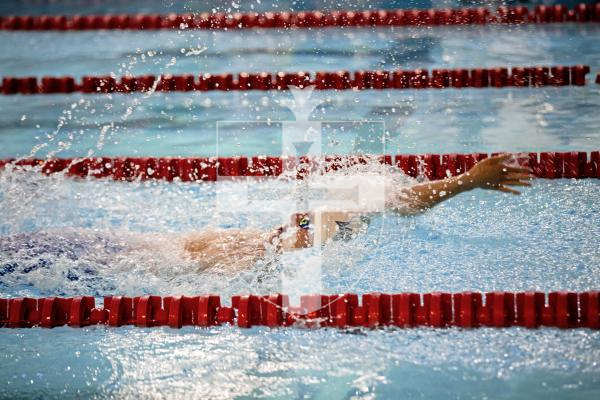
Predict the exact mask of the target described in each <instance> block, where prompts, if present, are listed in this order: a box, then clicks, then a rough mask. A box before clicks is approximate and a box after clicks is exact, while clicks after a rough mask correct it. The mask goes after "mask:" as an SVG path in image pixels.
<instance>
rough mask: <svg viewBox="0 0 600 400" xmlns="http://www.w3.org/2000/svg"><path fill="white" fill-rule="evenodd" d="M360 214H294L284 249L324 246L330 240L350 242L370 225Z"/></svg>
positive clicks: (285, 238)
mask: <svg viewBox="0 0 600 400" xmlns="http://www.w3.org/2000/svg"><path fill="white" fill-rule="evenodd" d="M363 218H364V217H362V216H361V215H360V214H357V213H347V212H339V211H335V212H332V211H323V212H320V213H316V214H315V213H312V212H308V213H296V214H292V216H291V219H290V224H289V228H288V229H287V230H286V232H285V233H284V234H283V237H282V239H283V240H282V242H283V243H282V245H283V249H284V250H286V249H288V250H291V249H299V248H307V247H312V246H314V245H315V240H316V241H317V242H318V244H319V245H323V244H325V243H327V242H328V241H330V240H350V239H353V238H355V237H356V236H357V235H358V234H359V233H361V232H364V231H365V230H366V227H367V225H368V223H367V222H366V221H365V220H364V219H363Z"/></svg>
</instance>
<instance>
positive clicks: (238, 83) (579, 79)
mask: <svg viewBox="0 0 600 400" xmlns="http://www.w3.org/2000/svg"><path fill="white" fill-rule="evenodd" d="M589 72H590V67H589V66H587V65H573V66H565V65H557V66H531V67H512V68H509V67H496V68H473V69H465V68H459V69H433V70H431V71H428V70H426V69H416V70H396V71H354V72H352V73H351V72H349V71H335V72H334V71H319V72H313V73H310V72H277V73H271V72H259V73H247V72H241V73H239V74H232V73H225V74H217V75H213V74H210V73H205V74H201V75H199V76H196V75H192V74H184V75H160V76H156V75H142V76H122V77H120V78H119V79H118V80H117V78H115V77H112V76H84V77H82V78H81V80H80V81H79V82H78V81H77V80H76V79H75V78H74V77H71V76H63V77H52V76H45V77H42V78H38V77H35V76H28V77H11V76H5V77H3V78H2V87H1V88H0V93H2V94H5V95H13V94H56V93H63V94H66V93H74V92H81V93H133V92H150V91H152V92H156V91H158V92H189V91H209V90H222V91H233V90H287V89H288V86H289V85H293V86H298V87H300V88H303V87H306V86H309V85H315V86H316V89H319V90H328V89H329V90H331V89H335V90H349V89H351V90H363V89H429V88H434V89H446V88H457V89H460V88H487V87H494V88H504V87H545V86H584V85H585V84H586V75H587V74H588V73H589Z"/></svg>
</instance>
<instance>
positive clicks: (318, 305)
mask: <svg viewBox="0 0 600 400" xmlns="http://www.w3.org/2000/svg"><path fill="white" fill-rule="evenodd" d="M599 295H600V292H598V291H587V292H579V293H578V292H564V291H561V292H550V293H548V294H545V293H542V292H517V293H513V292H487V293H477V292H462V293H453V294H452V293H439V292H436V293H425V294H419V293H399V294H385V293H369V294H363V295H362V296H359V295H356V294H342V295H337V294H335V295H319V294H313V295H305V296H301V299H300V306H299V307H291V306H290V305H289V299H288V296H286V295H282V294H274V295H267V296H256V295H244V296H233V297H232V298H231V303H230V304H231V306H225V305H223V304H221V298H220V297H219V296H217V295H204V296H190V297H188V296H167V297H160V296H140V297H126V296H105V297H104V301H103V307H97V306H96V304H95V298H94V297H91V296H82V297H74V298H63V297H46V298H39V299H36V298H13V299H0V327H10V328H30V327H34V326H41V327H45V328H53V327H57V326H63V325H68V326H71V327H85V326H90V325H97V324H104V325H109V326H115V327H116V326H123V325H132V326H139V327H155V326H169V327H172V328H181V327H182V326H189V325H193V326H202V327H208V326H217V325H223V324H231V325H237V326H238V327H240V328H250V327H252V326H268V327H290V326H303V327H314V328H318V327H332V328H336V327H337V328H346V327H370V328H376V327H388V326H389V327H399V328H411V327H434V328H444V327H460V328H477V327H497V328H505V327H512V326H520V327H524V328H531V329H533V328H538V327H541V326H544V327H557V328H562V329H572V328H591V329H600V296H599Z"/></svg>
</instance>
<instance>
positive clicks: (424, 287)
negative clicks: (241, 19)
mask: <svg viewBox="0 0 600 400" xmlns="http://www.w3.org/2000/svg"><path fill="white" fill-rule="evenodd" d="M73 2H74V3H76V4H78V7H80V8H78V10H80V12H84V11H86V12H87V11H89V12H91V11H94V10H100V9H101V8H100V7H101V6H98V5H96V4H91V3H90V4H91V5H90V4H87V3H86V4H87V5H82V4H81V2H77V0H73ZM12 3H14V2H3V4H2V7H3V8H0V11H2V13H4V14H6V13H9V12H14V11H12V9H11V7H16V6H14V4H12ZM108 3H109V4H110V5H109V6H107V7H112V8H110V9H109V10H110V11H112V10H113V9H114V10H121V11H123V12H127V11H129V10H131V9H138V8H136V7H140V2H134V1H125V2H123V1H121V2H108ZM143 3H144V4H143V5H141V7H146V8H145V9H147V10H149V11H161V10H165V9H170V8H169V7H170V6H169V5H168V4H166V2H165V3H163V2H143ZM263 3H264V2H263ZM11 4H12V5H11ZM191 4H192V3H186V5H185V6H184V7H191ZM440 4H441V3H437V2H434V4H433V5H434V6H439V5H440ZM225 5H226V6H229V4H225ZM384 5H388V6H393V5H396V4H392V3H388V4H384ZM431 5H432V4H431V3H429V2H424V3H414V4H412V3H411V4H408V5H406V4H404V3H403V4H400V6H422V7H429V6H431ZM247 6H248V5H247V4H246V5H243V7H247ZM267 6H270V4H269V5H265V4H260V5H259V4H258V2H257V3H256V7H257V8H258V7H267ZM350 6H353V7H354V6H356V7H358V8H361V7H360V6H361V3H356V4H352V5H348V7H350ZM52 7H63V6H50V5H48V4H46V3H45V2H42V3H41V4H40V3H39V2H35V3H34V5H33V6H31V7H29V8H28V10H27V11H28V13H43V12H48V10H51V11H52V10H55V11H56V10H58V11H56V12H63V11H64V9H61V8H52ZM64 7H65V9H72V6H71V7H67V6H64ZM85 7H88V8H85ZM174 7H182V6H181V5H176V6H174ZM194 7H195V6H194ZM281 7H283V6H281ZM298 7H301V8H318V5H315V4H313V3H301V4H299V5H298ZM344 8H346V7H344ZM101 10H105V9H101ZM599 39H600V26H597V25H592V24H590V25H585V26H583V25H570V24H564V25H560V26H532V27H529V26H527V27H516V28H514V27H513V28H511V27H476V28H473V27H462V28H457V27H454V28H432V29H394V30H380V29H376V30H346V31H340V30H336V29H333V30H321V31H314V32H308V31H296V32H293V33H290V32H283V31H282V32H280V31H275V30H273V31H258V32H219V33H214V34H213V33H210V32H192V33H189V32H185V33H177V32H153V33H148V32H93V33H90V32H79V33H69V34H60V33H25V32H20V33H16V32H0V66H1V68H0V71H1V72H2V75H18V76H22V75H37V76H42V75H45V74H48V75H63V74H71V75H74V76H76V77H80V76H82V75H85V74H107V73H111V72H113V73H115V74H116V75H122V74H125V73H126V72H131V73H134V74H142V73H155V74H159V73H167V72H168V73H200V72H223V71H232V72H239V71H244V70H248V71H260V70H268V71H276V70H291V71H293V70H311V71H312V70H318V69H326V70H335V69H348V70H355V69H361V68H362V69H378V68H385V69H394V68H417V67H423V68H436V67H476V66H496V65H515V66H516V65H538V64H548V65H554V64H567V65H570V64H578V63H584V64H588V65H590V66H591V67H592V72H593V73H594V74H595V73H596V72H597V66H598V65H600V63H599V61H600V60H599V57H600V56H599V55H600V44H599V43H600V40H599ZM181 49H184V51H183V52H182V51H181ZM187 53H190V54H189V55H186V54H187ZM142 55H144V57H142ZM40 60H42V61H41V62H40ZM598 92H599V86H596V85H594V84H593V82H592V80H591V78H589V80H588V85H587V86H586V87H572V88H570V87H568V88H544V89H501V90H497V89H482V90H441V91H437V90H427V91H364V92H352V91H348V92H341V93H340V92H333V91H324V92H318V93H315V94H314V98H319V99H322V100H325V102H324V104H323V105H321V106H319V108H318V109H317V110H316V111H315V112H314V113H313V114H312V115H311V119H312V120H315V121H323V123H322V127H323V137H324V141H323V151H324V152H326V153H348V152H379V150H380V146H381V145H379V144H374V143H373V142H371V141H370V139H372V138H373V137H375V136H374V135H375V134H378V133H382V132H380V131H378V130H377V129H380V128H373V129H365V128H364V126H366V125H370V126H375V127H379V126H381V125H380V121H383V123H384V124H385V128H384V130H385V134H386V148H385V150H386V152H388V153H392V154H394V153H420V152H435V153H446V152H470V151H490V152H492V151H545V150H557V151H568V150H586V151H590V150H598V149H599V148H600V133H599V132H600V120H599V119H598V118H597V116H596V113H595V110H596V109H597V108H598V106H599V105H600V96H598V94H599V93H598ZM289 97H290V95H289V93H271V92H267V93H258V92H248V93H239V92H237V93H220V92H212V93H201V94H181V93H179V94H171V93H168V94H164V93H155V94H152V95H150V96H141V95H130V96H123V95H112V96H106V95H92V96H83V95H71V96H0V109H1V110H2V111H4V112H3V113H0V158H8V157H20V156H25V155H28V154H31V155H34V156H37V157H44V156H45V155H47V154H52V155H56V156H61V157H72V156H85V155H111V156H117V155H144V156H196V155H203V156H207V155H215V154H216V149H217V145H216V143H217V132H216V128H217V121H225V120H229V121H231V120H233V121H238V122H234V123H223V124H222V125H221V124H220V129H219V138H220V139H219V155H239V154H242V155H255V154H279V152H280V151H281V131H280V128H281V124H280V123H278V122H273V121H291V120H293V115H292V113H291V112H290V111H289V110H287V109H286V108H285V107H282V106H281V105H280V103H279V101H281V100H282V99H284V98H289ZM340 120H343V121H348V120H350V121H370V124H359V125H352V124H351V127H350V128H348V127H347V125H344V124H343V123H339V122H327V121H340ZM240 121H254V122H255V123H253V124H250V123H248V122H240ZM111 123H113V124H112V125H111ZM342 126H346V127H345V128H344V130H342V129H341V127H342ZM381 129H382V130H383V128H381ZM374 132H375V133H374ZM241 188H242V185H241V183H240V182H237V183H236V182H233V183H231V182H230V183H227V182H219V183H216V184H183V183H162V182H144V183H140V182H134V183H119V182H113V181H110V180H70V179H64V178H63V177H60V176H52V177H45V176H42V175H40V174H37V173H28V172H20V173H10V174H7V173H4V174H0V294H1V295H2V297H16V296H52V295H63V296H74V295H94V296H97V297H101V296H103V295H105V294H114V293H120V294H126V295H141V294H157V295H169V294H200V293H209V292H212V293H217V294H219V295H221V296H222V298H223V299H227V298H228V297H229V296H231V295H233V294H240V293H248V285H250V287H252V288H254V289H255V290H256V291H258V292H260V293H266V292H277V291H280V290H281V280H282V278H281V277H282V274H284V273H286V271H288V270H286V268H287V269H293V268H294V266H295V264H293V263H292V264H291V265H285V266H282V265H279V264H275V265H261V264H259V265H256V266H254V267H253V268H251V269H249V270H247V271H244V272H242V273H241V274H235V273H231V272H229V273H228V272H223V271H220V272H219V271H212V272H211V271H199V267H198V265H197V264H195V263H193V262H190V261H189V260H187V259H185V258H183V257H181V255H180V253H179V252H178V251H177V250H176V249H174V247H169V243H173V242H174V238H175V237H177V235H180V234H183V233H189V232H193V231H197V230H201V229H203V228H205V227H207V226H214V225H217V224H218V225H220V226H224V227H248V226H252V227H261V228H269V227H271V226H273V225H275V224H276V223H277V221H276V218H275V217H273V216H267V217H265V216H263V215H260V216H251V215H250V216H248V215H243V214H236V213H235V211H236V210H237V209H238V207H239V204H236V201H237V197H234V198H232V199H230V200H229V201H228V202H227V203H226V204H217V197H218V194H219V192H222V191H224V190H231V189H233V191H234V192H235V191H236V190H241ZM254 188H255V189H256V190H262V189H264V190H283V191H285V190H289V189H290V183H289V182H284V181H276V182H264V183H260V184H256V185H255V186H254ZM599 189H600V183H599V182H598V181H597V180H581V181H571V180H555V181H547V180H538V181H536V182H534V184H533V187H532V188H529V189H526V190H524V192H523V194H522V195H521V196H519V197H515V196H508V195H500V194H497V193H490V192H486V191H474V192H471V193H468V194H463V195H461V196H459V197H456V198H454V199H452V200H450V201H448V202H446V203H444V204H443V205H441V206H440V207H437V208H435V209H434V210H431V211H429V212H427V213H425V214H422V215H417V216H413V217H398V216H394V215H389V214H386V215H385V216H378V217H375V218H373V221H372V224H371V226H370V227H369V231H368V232H367V234H366V235H364V237H363V238H361V239H357V240H356V241H353V242H349V243H345V242H342V243H336V244H334V245H332V246H330V247H328V248H326V249H325V250H324V251H325V253H324V256H325V257H323V260H324V262H323V264H322V284H323V292H328V293H336V292H343V291H345V290H348V289H349V288H352V290H353V291H354V292H357V293H367V292H370V291H385V292H400V291H418V292H426V291H451V292H455V291H462V290H481V291H486V290H512V291H517V290H541V291H550V290H574V291H584V290H590V289H598V287H600V273H599V269H598V266H599V265H600V248H599V246H598V243H597V240H596V238H598V236H599V234H600V224H599V223H598V221H600V215H599V211H598V209H599V205H600V190H599ZM217 206H218V207H217ZM219 210H227V211H232V212H233V214H231V213H229V214H223V213H221V214H220V211H219ZM382 227H383V232H384V234H383V235H379V232H380V230H381V228H382ZM158 244H160V246H159V245H158ZM375 250H377V251H375ZM300 254H301V255H300V256H298V258H301V257H302V254H303V253H300ZM373 254H376V256H375V257H373ZM288 272H289V271H288ZM359 276H361V277H362V278H361V279H357V277H359ZM0 347H1V348H2V349H3V351H2V352H0V383H1V387H2V390H0V398H23V397H28V398H58V397H61V398H81V397H91V398H139V397H142V398H181V397H192V398H232V397H239V398H248V397H262V398H290V397H292V398H322V399H329V398H399V397H400V398H440V397H450V398H547V399H551V398H561V399H562V398H597V397H598V395H599V394H600V378H599V377H600V374H599V372H600V365H599V364H598V360H599V359H600V334H599V333H598V332H593V331H589V330H585V329H581V330H572V331H561V330H556V329H546V328H545V329H540V330H536V331H528V330H523V329H519V328H514V329H504V330H492V329H480V330H476V331H465V330H460V329H446V330H430V329H414V330H381V331H371V330H358V331H354V330H352V331H338V330H319V331H311V330H306V329H298V330H283V329H274V330H271V329H263V328H253V329H250V330H239V329H237V328H232V327H221V328H214V329H208V330H207V329H195V328H191V327H187V328H184V329H181V330H172V329H168V328H156V329H151V330H149V329H138V328H130V327H122V328H114V329H112V328H111V329H109V328H106V327H90V328H85V329H77V330H75V329H71V328H66V327H62V328H57V329H53V330H44V329H30V330H21V329H16V330H9V329H1V330H0Z"/></svg>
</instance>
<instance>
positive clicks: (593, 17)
mask: <svg viewBox="0 0 600 400" xmlns="http://www.w3.org/2000/svg"><path fill="white" fill-rule="evenodd" d="M564 22H579V23H582V22H583V23H585V22H600V3H596V4H578V5H576V6H575V7H574V8H573V9H569V8H568V7H567V6H564V5H552V6H546V5H538V6H536V7H535V8H534V9H529V8H527V7H523V6H518V7H499V8H498V9H497V10H495V11H493V10H490V9H487V8H483V7H480V8H457V9H429V10H377V11H331V12H321V11H300V12H265V13H260V14H259V13H255V12H247V13H239V12H238V13H224V12H217V13H208V12H204V13H199V14H189V13H188V14H181V15H178V14H169V15H159V14H148V15H83V16H82V15H74V16H64V15H56V16H49V15H42V16H30V15H21V16H7V17H0V30H25V31H49V30H55V31H81V30H99V29H104V30H157V29H179V30H184V29H214V30H216V29H219V30H235V29H248V28H297V29H303V28H304V29H305V28H322V27H390V26H396V27H397V26H435V25H484V24H524V23H530V24H546V23H564Z"/></svg>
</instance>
